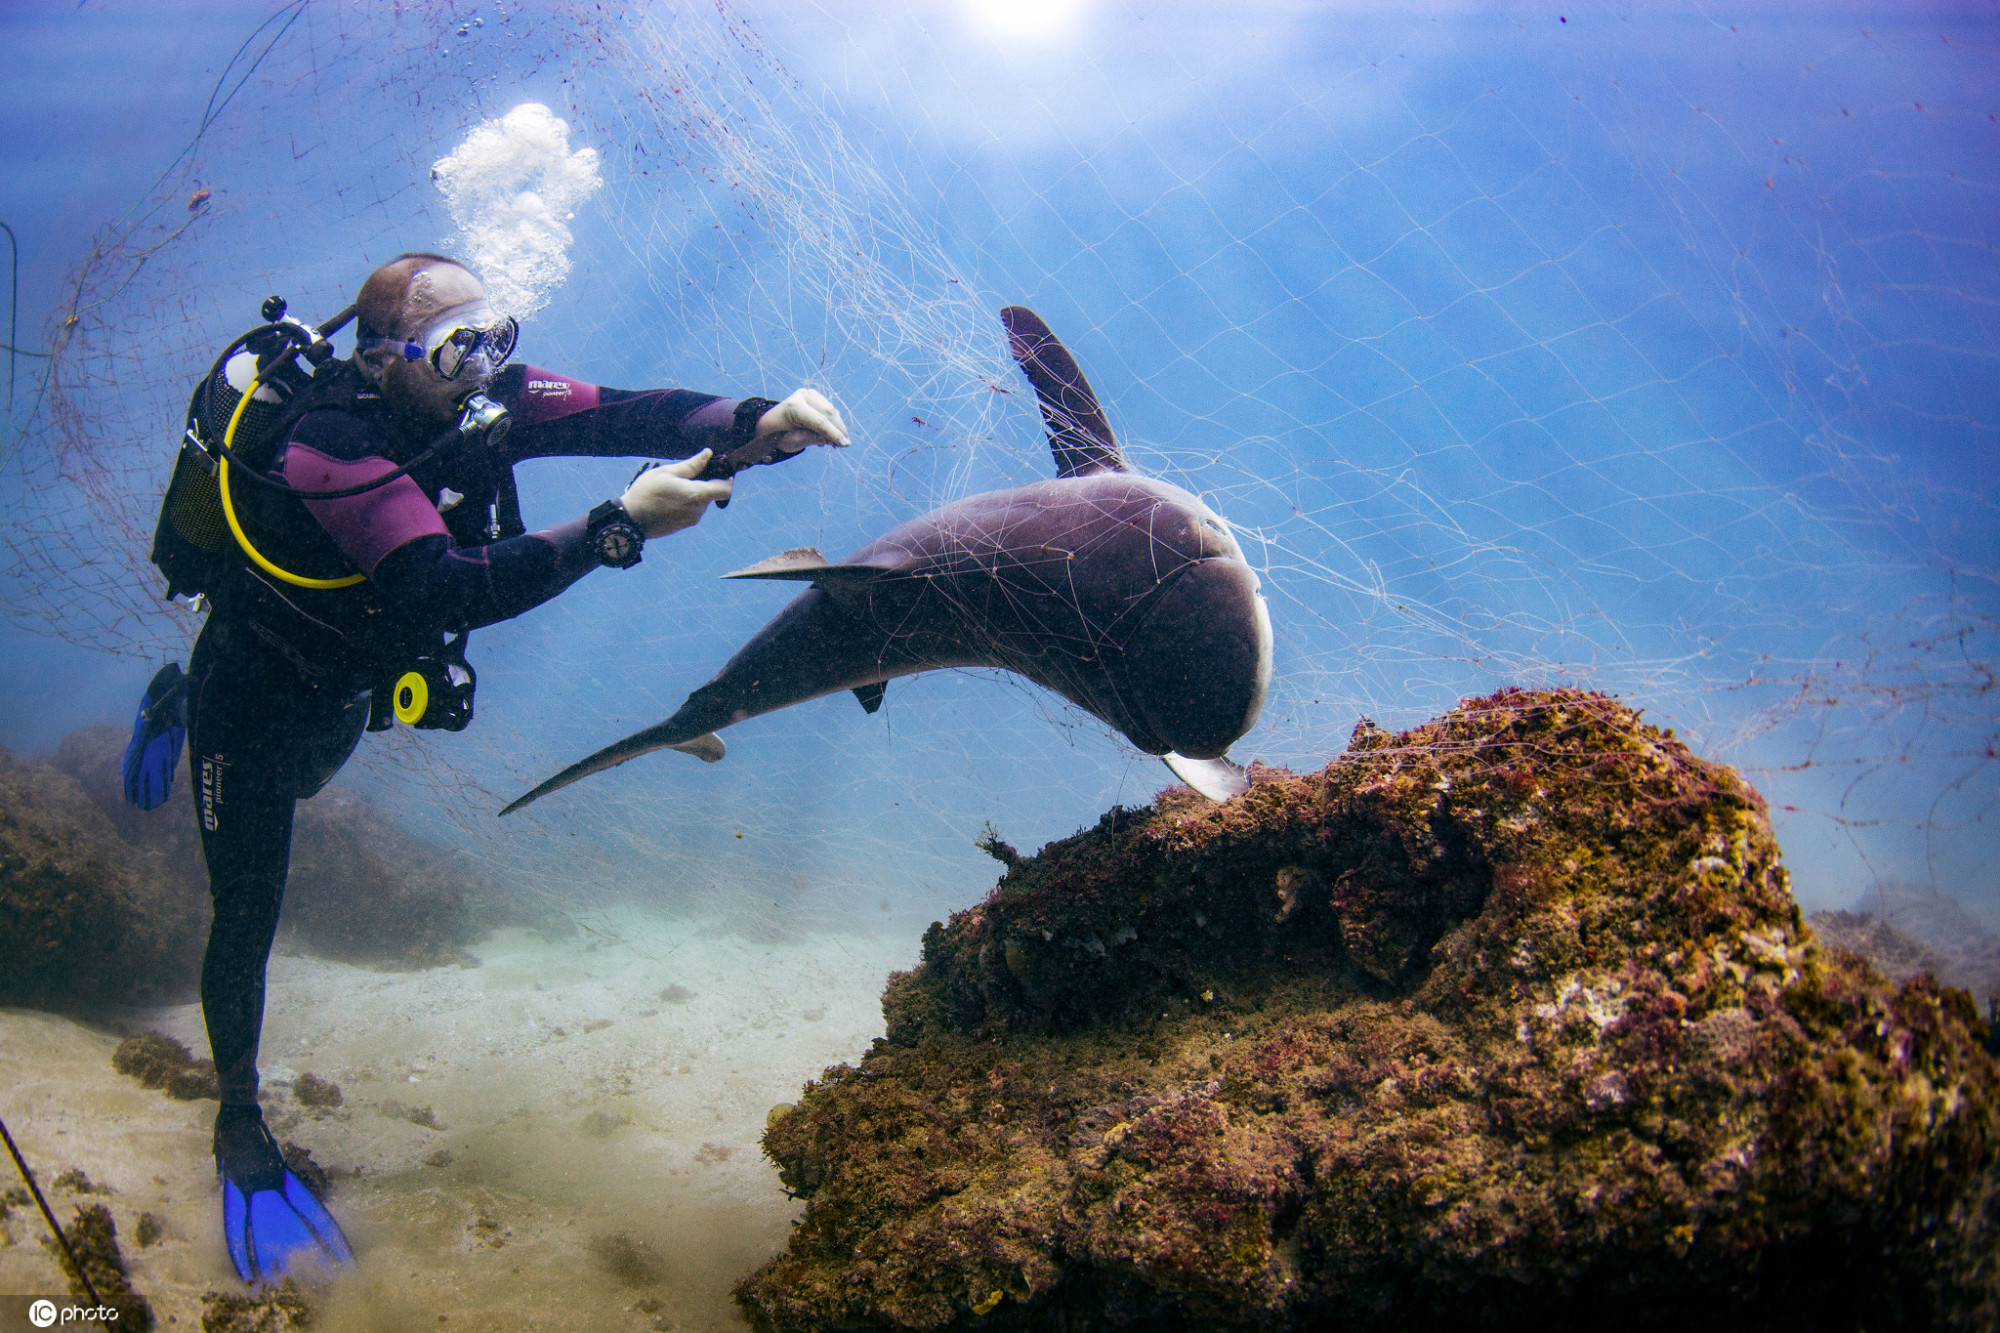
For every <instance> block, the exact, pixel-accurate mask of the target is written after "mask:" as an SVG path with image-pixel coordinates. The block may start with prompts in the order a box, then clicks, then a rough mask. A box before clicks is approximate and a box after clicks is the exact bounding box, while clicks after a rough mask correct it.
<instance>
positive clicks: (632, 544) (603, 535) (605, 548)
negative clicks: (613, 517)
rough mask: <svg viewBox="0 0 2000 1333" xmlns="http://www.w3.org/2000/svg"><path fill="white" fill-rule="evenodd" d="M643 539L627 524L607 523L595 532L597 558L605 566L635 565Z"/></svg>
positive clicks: (637, 531) (621, 566) (636, 530)
mask: <svg viewBox="0 0 2000 1333" xmlns="http://www.w3.org/2000/svg"><path fill="white" fill-rule="evenodd" d="M642 545H644V539H643V538H641V537H640V536H639V530H638V529H637V528H634V527H633V526H632V525H631V524H629V523H608V524H606V525H605V526H604V527H601V528H599V529H598V530H597V558H598V559H599V560H602V561H603V562H604V563H605V564H607V565H617V566H619V567H620V568H623V567H624V566H626V565H632V564H637V563H638V560H639V548H640V547H641V546H642Z"/></svg>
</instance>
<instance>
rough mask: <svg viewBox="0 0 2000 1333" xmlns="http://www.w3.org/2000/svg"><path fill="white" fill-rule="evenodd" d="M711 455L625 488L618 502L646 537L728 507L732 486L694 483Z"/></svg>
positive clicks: (656, 471)
mask: <svg viewBox="0 0 2000 1333" xmlns="http://www.w3.org/2000/svg"><path fill="white" fill-rule="evenodd" d="M771 410H772V411H774V412H775V411H776V410H777V409H776V408H773V409H771ZM712 452H713V451H712V450H708V449H704V450H702V451H701V452H700V453H698V454H696V455H695V456H694V457H692V458H683V459H682V460H681V461H680V462H678V463H662V464H661V465H660V466H659V467H655V468H647V469H646V470H645V471H644V472H641V473H640V474H639V475H638V477H637V478H635V479H634V480H633V482H632V484H631V485H630V486H628V487H626V488H625V494H623V495H622V496H620V497H619V498H618V502H619V503H620V504H622V505H624V506H625V512H626V513H628V514H630V515H631V516H632V521H633V522H634V523H636V524H638V525H639V529H640V531H642V532H644V533H645V534H646V536H647V537H649V538H651V537H664V536H666V535H667V534H668V533H670V532H679V531H680V530H681V529H682V528H691V527H693V526H694V525H695V524H697V523H699V522H700V521H701V513H702V510H704V509H706V508H708V506H709V505H710V503H718V504H728V503H729V496H730V492H731V490H732V488H733V487H732V483H730V482H728V481H696V480H694V478H696V477H698V476H700V475H701V470H702V469H703V468H705V467H707V466H708V459H709V455H710V454H711V453H712Z"/></svg>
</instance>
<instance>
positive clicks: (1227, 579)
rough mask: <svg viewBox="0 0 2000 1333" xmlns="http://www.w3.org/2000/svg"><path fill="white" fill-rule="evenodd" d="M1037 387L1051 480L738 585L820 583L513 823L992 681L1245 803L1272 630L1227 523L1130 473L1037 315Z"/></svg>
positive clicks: (753, 571) (1091, 396) (1022, 357)
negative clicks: (777, 720) (850, 715)
mask: <svg viewBox="0 0 2000 1333" xmlns="http://www.w3.org/2000/svg"><path fill="white" fill-rule="evenodd" d="M1001 320H1002V322H1003V323H1004V324H1005V326H1006V329H1007V336H1008V345H1009V348H1010V350H1011V351H1012V352H1013V355H1014V359H1015V361H1016V362H1017V363H1018V364H1019V366H1020V368H1021V370H1022V372H1023V373H1024V374H1025V375H1026V377H1027V379H1028V382H1029V383H1030V384H1031V385H1033V387H1034V390H1035V396H1036V400H1037V403H1038V405H1039V407H1040V409H1041V415H1042V420H1043V424H1044V426H1045V427H1046V429H1047V433H1048V439H1049V448H1050V452H1051V453H1052V454H1053V456H1054V460H1055V467H1056V475H1055V477H1054V478H1053V479H1050V480H1044V481H1036V482H1031V483H1029V484H1027V485H1025V486H1016V487H1011V488H1008V489H1004V490H995V491H986V492H982V493H980V494H977V495H972V496H968V497H966V498H964V499H962V500H957V501H954V502H952V503H950V504H947V505H945V506H943V507H942V508H939V509H936V510H933V511H932V512H930V513H928V514H924V515H922V516H921V517H918V518H914V519H911V520H909V521H908V522H905V523H902V524H899V525H898V526H896V527H895V528H892V529H891V530H889V531H888V532H885V533H883V534H882V535H881V536H879V537H877V538H875V540H873V541H871V542H869V543H868V544H867V545H865V546H863V547H862V548H861V549H860V550H858V551H856V552H854V553H853V554H852V555H850V556H848V557H847V558H846V559H844V560H840V561H837V562H836V561H830V560H827V559H826V558H825V557H824V556H822V555H821V554H820V552H819V551H818V550H816V549H815V548H813V547H810V546H803V547H796V548H794V549H792V550H789V551H785V552H783V553H782V554H779V555H775V556H772V557H771V558H770V559H768V560H763V561H760V562H759V563H757V564H754V565H752V566H750V567H749V568H747V569H740V570H737V571H735V572H734V573H731V574H727V575H724V576H723V577H725V578H730V579H761V580H779V581H787V582H798V583H805V584H809V585H811V586H809V587H808V588H807V589H806V590H805V591H803V592H801V593H800V594H799V595H798V596H797V597H795V598H794V599H793V600H792V602H791V603H790V604H789V605H787V606H786V607H785V609H784V610H782V611H780V612H779V613H778V615H777V616H776V617H775V618H774V619H773V620H772V621H771V622H770V623H769V624H767V625H766V626H765V627H764V628H763V629H762V630H761V631H759V632H758V633H757V634H756V635H755V636H754V637H753V638H751V639H750V641H749V642H747V643H745V644H744V645H743V647H742V648H740V649H739V650H738V651H737V652H736V654H735V655H734V656H733V657H731V658H730V659H729V660H728V662H726V663H725V664H724V665H723V667H722V669H721V670H720V671H719V672H717V673H716V675H715V678H714V679H712V680H710V681H709V682H708V683H707V684H705V685H703V686H702V687H701V688H700V689H697V690H695V691H694V692H693V693H692V694H690V695H689V696H688V697H687V701H686V702H685V703H683V704H682V705H681V706H680V708H679V709H678V710H676V711H675V713H674V714H673V716H672V717H669V718H667V719H666V720H665V721H664V722H661V723H659V724H658V725H656V726H651V727H648V728H646V729H645V730H643V731H639V732H635V733H634V734H632V735H630V736H627V737H625V738H624V739H623V740H621V741H617V742H615V743H614V744H611V745H608V746H606V747H604V748H603V749H601V750H599V751H597V752H596V753H595V754H592V755H589V756H587V757H586V758H583V759H580V760H578V761H577V762H576V763H574V764H571V765H570V766H569V767H568V768H565V769H563V770H562V771H561V772H560V773H557V774H556V775H555V776H553V777H551V778H549V779H548V780H547V781H546V782H543V783H541V784H540V785H539V786H537V787H535V788H534V789H533V790H532V791H529V792H527V793H526V794H525V795H523V796H521V797H520V798H519V799H517V800H515V801H513V802H511V803H510V804H509V805H507V807H506V808H505V809H503V810H502V811H501V812H500V813H501V814H502V815H506V814H511V813H512V812H513V811H515V810H518V809H520V808H521V807H522V806H524V805H527V804H528V803H529V802H531V801H535V800H539V799H540V798H542V797H544V796H546V795H548V794H549V793H550V792H553V791H556V790H558V789H560V788H562V787H566V786H568V785H569V784H571V783H573V782H576V781H579V780H580V779H583V778H586V777H589V776H591V775H592V774H594V773H601V772H603V771H604V770H606V769H608V768H613V767H616V766H617V765H619V764H622V763H625V762H626V761H627V760H630V759H636V758H638V757H639V756H640V755H643V754H648V753H651V752H652V751H654V750H661V749H675V750H680V751H683V752H684V753H688V754H692V755H694V756H696V757H697V758H700V759H703V760H706V761H709V762H714V761H716V760H719V759H721V758H722V757H723V754H724V753H725V748H724V746H723V743H722V740H721V738H720V737H719V736H717V735H716V734H715V733H716V732H718V731H720V730H722V729H724V728H726V727H730V726H733V725H735V724H736V723H739V722H744V721H747V720H748V719H750V718H753V717H761V716H763V715H764V714H766V713H771V712H775V711H777V710H779V709H781V708H791V707H793V706H795V705H798V704H803V703H806V702H809V701H811V700H814V699H819V698H823V697H826V696H828V695H834V694H839V693H841V692H843V691H845V692H851V693H852V694H853V695H854V697H855V698H856V699H857V700H859V701H860V704H861V707H862V708H863V709H865V710H867V711H868V712H870V713H873V712H875V711H876V710H878V709H880V708H881V707H882V702H883V697H884V694H885V691H886V690H887V687H888V683H889V682H890V681H891V680H894V679H896V678H897V677H899V676H908V675H914V674H916V673H918V672H922V671H935V670H941V669H947V668H954V667H958V668H964V667H997V668H999V669H1000V670H1003V671H1010V672H1013V673H1015V674H1017V675H1020V676H1024V677H1026V678H1027V679H1029V680H1031V681H1034V682H1035V683H1036V684H1038V685H1041V686H1043V687H1044V688H1046V689H1049V690H1053V691H1054V692H1055V693H1057V694H1059V695H1061V696H1062V697H1063V698H1065V699H1067V700H1069V701H1070V702H1071V703H1073V704H1075V705H1076V706H1077V707H1079V708H1081V709H1083V710H1084V711H1085V712H1088V713H1090V714H1091V715H1093V716H1094V717H1097V718H1099V719H1101V720H1102V721H1104V722H1106V723H1108V724H1109V725H1110V726H1112V727H1113V728H1115V729H1116V730H1117V731H1119V732H1120V733H1122V734H1123V735H1124V736H1125V737H1126V739H1128V740H1130V741H1131V742H1132V744H1133V745H1135V746H1137V747H1138V748H1139V749H1140V750H1141V751H1143V752H1145V753H1147V754H1150V755H1156V756H1158V757H1160V758H1161V759H1163V760H1165V762H1166V764H1167V767H1168V768H1169V769H1171V770H1172V772H1173V773H1174V774H1175V776H1176V777H1178V778H1179V779H1180V780H1181V781H1183V782H1185V783H1187V784H1188V785H1189V786H1191V787H1193V788H1194V789H1195V790H1197V791H1199V792H1200V793H1202V794H1203V795H1204V796H1207V797H1208V798H1209V799H1211V800H1215V801H1225V800H1228V799H1230V798H1232V797H1234V796H1237V795H1239V794H1241V793H1242V792H1243V791H1244V790H1245V789H1246V788H1247V786H1248V777H1247V775H1246V773H1245V771H1244V770H1243V768H1242V767H1241V766H1240V765H1238V764H1236V763H1235V761H1233V760H1231V759H1230V758H1229V747H1230V746H1231V745H1232V744H1234V743H1235V742H1236V741H1237V740H1238V739H1240V738H1241V737H1242V736H1243V735H1244V733H1246V732H1248V731H1249V730H1250V728H1251V727H1252V726H1253V725H1255V723H1256V721H1257V716H1258V714H1259V712H1261V711H1262V709H1263V706H1264V698H1265V695H1266V693H1267V692H1268V690H1269V688H1270V682H1271V617H1270V611H1269V609H1268V608H1267V607H1266V605H1265V602H1264V598H1263V595H1262V593H1261V591H1260V585H1259V582H1258V578H1257V574H1256V572H1255V571H1254V570H1253V569H1252V568H1251V567H1250V564H1249V562H1248V561H1247V560H1245V559H1244V556H1243V550H1242V547H1241V546H1240V545H1239V544H1238V542H1237V540H1236V537H1235V534H1234V533H1233V532H1232V531H1231V530H1230V527H1229V524H1228V523H1226V522H1225V521H1223V519H1222V518H1221V517H1220V516H1219V515H1218V514H1216V513H1215V511H1214V510H1212V509H1210V508H1209V507H1208V505H1206V504H1204V503H1203V502H1202V501H1201V500H1200V499H1199V498H1198V497H1197V496H1195V495H1194V494H1192V493H1191V492H1189V491H1187V490H1184V489H1183V488H1181V487H1179V486H1176V485H1174V484H1173V483H1171V482H1168V481H1163V480H1161V479H1160V478H1157V477H1148V476H1145V475H1143V474H1141V473H1139V472H1136V471H1134V470H1133V468H1132V466H1131V465H1130V463H1128V462H1127V461H1126V458H1125V455H1124V451H1123V450H1122V449H1121V447H1120V446H1119V443H1118V440H1117V437H1116V436H1115V435H1114V434H1113V433H1112V430H1111V425H1110V422H1109V421H1108V420H1107V419H1106V417H1105V414H1104V410H1103V408H1102V407H1101V406H1100V405H1099V403H1098V400H1097V395H1096V393H1095V392H1094V391H1093V390H1092V389H1091V387H1090V383H1089V381H1088V380H1086V379H1085V378H1084V375H1083V372H1082V370H1081V369H1079V368H1078V366H1077V364H1076V361H1075V359H1074V358H1073V357H1072V356H1071V355H1070V353H1069V351H1068V349H1067V348H1065V347H1064V346H1063V345H1062V343H1061V342H1060V341H1058V340H1057V338H1056V336H1055V335H1054V334H1053V333H1051V332H1050V331H1049V327H1048V325H1047V324H1045V323H1044V322H1043V321H1042V319H1041V318H1040V317H1039V316H1037V315H1036V314H1035V313H1034V312H1033V311H1032V310H1029V309H1027V308H1026V307H1024V306H1009V307H1007V308H1006V309H1005V310H1003V311H1001Z"/></svg>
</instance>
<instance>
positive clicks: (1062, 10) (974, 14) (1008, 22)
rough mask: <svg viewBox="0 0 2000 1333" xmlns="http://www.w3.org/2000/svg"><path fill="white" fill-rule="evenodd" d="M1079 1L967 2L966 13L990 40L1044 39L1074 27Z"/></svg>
mask: <svg viewBox="0 0 2000 1333" xmlns="http://www.w3.org/2000/svg"><path fill="white" fill-rule="evenodd" d="M1082 8H1083V6H1082V4H1081V3H1079V0H966V5H965V11H966V13H967V14H968V15H969V16H970V17H971V19H972V21H973V23H974V24H975V25H976V26H977V27H978V28H979V29H980V31H982V32H984V33H986V34H987V35H988V36H989V37H1003V38H1019V39H1030V40H1033V39H1040V38H1048V37H1055V36H1058V35H1060V34H1062V33H1064V32H1066V31H1068V30H1069V29H1070V28H1071V27H1072V26H1074V24H1075V22H1076V18H1077V14H1078V12H1079V11H1080V10H1081V9H1082Z"/></svg>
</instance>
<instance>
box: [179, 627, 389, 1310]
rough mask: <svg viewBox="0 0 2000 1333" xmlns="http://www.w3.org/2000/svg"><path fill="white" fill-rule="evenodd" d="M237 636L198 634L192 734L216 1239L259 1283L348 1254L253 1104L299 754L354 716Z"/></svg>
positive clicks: (240, 1271)
mask: <svg viewBox="0 0 2000 1333" xmlns="http://www.w3.org/2000/svg"><path fill="white" fill-rule="evenodd" d="M246 638H247V636H243V635H240V634H238V635H231V634H229V633H228V632H227V627H223V626H217V625H216V624H215V623H214V622H211V623H210V625H209V627H208V628H207V629H205V630H204V632H203V634H202V640H201V642H200V643H197V644H196V645H195V651H194V655H193V660H192V662H191V667H192V670H191V673H190V674H191V676H192V683H191V686H190V691H189V697H188V707H189V716H188V735H189V739H190V741H191V743H192V749H193V751H194V767H195V781H194V784H193V785H194V799H195V809H196V814H197V818H198V819H199V821H200V826H201V838H202V852H203V854H204V856H205V857H206V858H207V861H208V875H209V894H210V896H211V898H212V899H213V900H214V906H215V917H214V920H213V922H212V923H211V925H210V926H209V934H208V952H207V953H206V954H205V955H204V957H203V959H202V974H201V999H202V1016H203V1018H204V1019H205V1021H206V1022H207V1025H208V1040H209V1048H210V1051H211V1052H212V1053H213V1055H214V1057H215V1066H216V1077H217V1080H218V1082H219V1083H220V1085H221V1098H222V1106H221V1108H220V1109H219V1110H218V1111H217V1112H216V1117H215V1144H214V1147H215V1165H216V1172H217V1174H218V1175H219V1176H220V1177H221V1182H222V1228H223V1238H224V1241H225V1243H226V1244H227V1246H228V1249H229V1257H230V1261H231V1262H232V1263H233V1264H234V1265H235V1267H236V1272H237V1275H238V1276H239V1277H241V1278H242V1279H243V1280H244V1281H245V1282H258V1281H269V1280H272V1279H274V1278H276V1277H278V1276H279V1275H281V1274H284V1273H286V1272H288V1271H291V1270H292V1269H294V1268H295V1267H296V1265H297V1264H298V1262H299V1260H300V1258H301V1256H303V1257H305V1258H306V1259H307V1260H308V1261H310V1262H317V1263H333V1264H342V1263H351V1262H352V1261H353V1259H354V1253H353V1251H352V1250H351V1249H350V1248H349V1246H348V1243H347V1238H346V1237H345V1236H343V1235H342V1234H341V1230H340V1225H339V1223H337V1222H335V1221H334V1219H333V1216H332V1214H330V1213H328V1212H327V1211H326V1208H325V1207H324V1206H323V1205H322V1204H321V1203H320V1201H319V1200H318V1199H317V1198H316V1197H314V1195H313V1193H312V1191H311V1190H310V1189H308V1188H307V1187H306V1185H305V1184H304V1182H302V1181H300V1180H299V1178H298V1177H297V1176H295V1175H293V1174H292V1173H291V1171H290V1170H288V1169H287V1168H286V1166H285V1162H284V1157H283V1154H282V1153H281V1152H280V1151H279V1148H278V1144H277V1140H275V1139H274V1138H272V1137H271V1132H270V1130H269V1129H268V1128H266V1127H265V1125H264V1116H263V1112H262V1111H261V1110H260V1109H259V1107H258V1105H257V1045H258V1036H259V1033H260V1032H261V1030H262V1028H263V1022H264V982H265V968H266V965H267V964H268V962H269V960H270V956H271V941H272V938H273V937H274V935H275V934H276V931H277V926H278V911H279V908H280V906H281V905H282V904H283V902H284V896H285V879H286V871H287V867H288V863H289V860H290V856H291V840H292V813H293V809H294V806H295V805H296V800H295V795H296V793H297V791H298V790H299V787H298V784H299V781H300V772H299V770H300V767H301V765H300V762H299V761H300V756H301V755H302V754H306V753H308V752H310V751H312V750H313V749H314V748H318V749H319V750H320V751H321V752H322V753H324V752H325V751H326V750H327V748H328V746H327V744H326V740H327V735H326V734H327V733H329V732H330V731H333V730H335V729H338V730H340V731H341V732H343V733H345V730H346V727H345V723H346V722H347V721H348V720H349V719H351V716H352V715H351V713H344V712H343V710H342V709H341V708H340V707H339V706H338V705H337V704H335V703H334V702H333V700H334V698H335V697H336V696H335V695H334V694H332V693H331V692H326V691H321V690H318V689H315V688H313V687H312V686H311V685H310V684H309V683H307V682H304V681H301V680H300V679H299V678H298V677H297V676H296V675H295V674H294V673H293V672H292V671H291V670H290V668H289V667H288V666H287V665H286V664H284V663H283V662H282V661H280V660H278V659H275V658H273V657H271V656H270V655H268V654H265V653H262V652H260V651H258V650H257V649H256V648H255V647H254V646H252V645H249V644H247V643H246V642H245V639H246ZM351 748H352V740H351V738H350V739H349V741H348V746H347V749H351ZM345 757H346V750H341V751H340V752H339V755H338V758H333V759H331V760H330V763H329V762H328V761H327V760H323V761H322V764H321V765H320V766H321V767H325V768H326V769H327V776H330V775H331V769H332V768H338V767H339V763H340V761H341V760H344V759H345ZM322 780H323V779H322Z"/></svg>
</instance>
